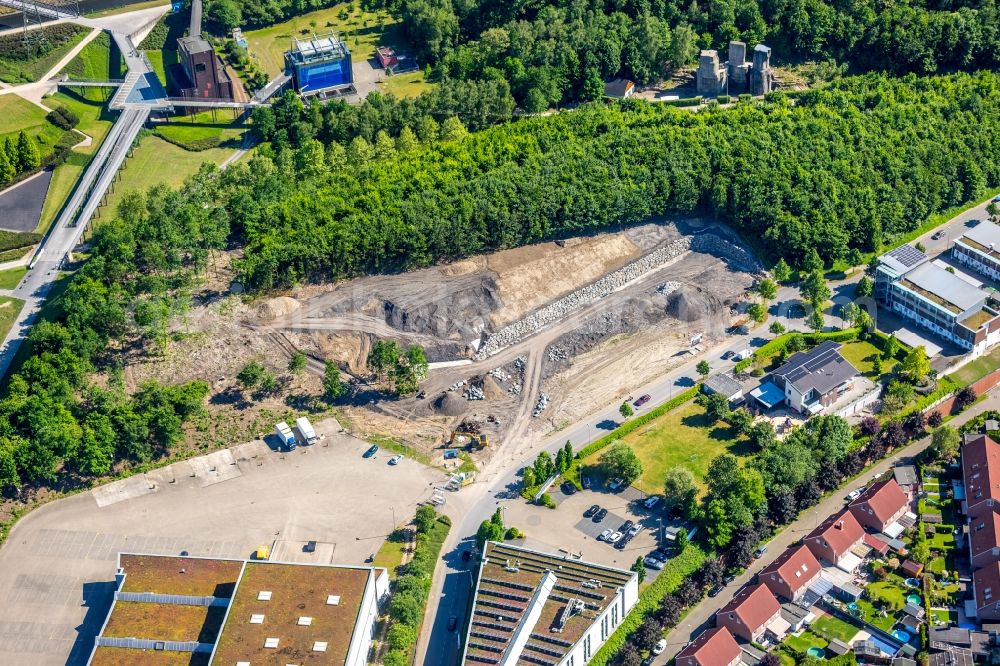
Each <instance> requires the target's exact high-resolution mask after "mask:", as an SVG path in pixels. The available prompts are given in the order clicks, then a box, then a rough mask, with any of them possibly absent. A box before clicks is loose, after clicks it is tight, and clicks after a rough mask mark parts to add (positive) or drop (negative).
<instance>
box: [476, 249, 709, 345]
mask: <svg viewBox="0 0 1000 666" xmlns="http://www.w3.org/2000/svg"><path fill="white" fill-rule="evenodd" d="M690 249H691V240H690V239H689V238H681V239H679V240H676V241H674V242H672V243H670V244H669V245H667V246H666V247H662V248H660V249H658V250H654V251H653V252H650V253H649V254H647V255H646V256H644V257H642V258H640V259H637V260H636V261H633V262H632V263H630V264H628V265H626V266H623V267H622V268H619V269H618V270H617V271H615V272H613V273H609V274H608V275H605V276H604V277H602V278H601V279H600V280H598V281H597V282H594V283H593V284H590V285H587V286H586V287H583V288H581V289H577V290H576V291H574V292H572V293H569V294H567V295H566V296H563V297H562V298H560V299H559V300H557V301H554V302H552V303H550V304H549V305H546V306H545V307H543V308H541V309H539V310H537V311H536V312H533V313H532V314H530V315H528V316H527V317H524V318H523V319H519V320H518V321H515V322H514V323H512V324H509V325H507V326H504V327H503V328H501V329H500V330H499V331H497V332H496V333H494V334H493V335H491V336H490V337H489V338H488V339H487V340H486V342H485V343H483V345H482V347H480V348H479V351H478V352H477V353H476V356H475V358H476V359H478V360H482V359H484V358H488V357H490V356H492V355H493V354H496V353H497V352H498V351H500V350H501V349H504V348H506V347H509V346H510V345H512V344H514V343H515V342H517V341H519V340H521V339H522V338H525V337H527V336H529V335H532V334H533V333H535V332H537V331H538V330H539V329H541V328H543V327H545V326H547V325H549V324H551V323H553V322H556V321H559V320H561V319H563V318H564V317H566V316H567V315H569V314H572V313H573V312H575V311H576V310H579V309H580V308H582V307H584V306H587V305H590V304H591V303H594V302H596V301H598V300H600V299H602V298H604V297H606V296H608V295H610V294H612V293H614V292H616V291H618V290H619V289H621V288H622V287H624V286H625V285H627V284H629V283H630V282H634V281H635V280H637V279H639V278H641V277H642V276H644V275H646V274H647V273H649V272H650V271H652V270H654V269H656V268H659V267H661V266H662V265H663V264H665V263H667V262H668V261H673V260H674V259H677V258H678V257H680V256H681V255H682V254H684V253H685V252H687V251H688V250H690Z"/></svg>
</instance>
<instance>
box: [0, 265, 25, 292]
mask: <svg viewBox="0 0 1000 666" xmlns="http://www.w3.org/2000/svg"><path fill="white" fill-rule="evenodd" d="M27 272H28V268H27V267H26V266H18V267H17V268H8V269H7V270H5V271H0V289H13V288H14V287H16V286H17V285H18V283H19V282H20V281H21V278H23V277H24V274H25V273H27Z"/></svg>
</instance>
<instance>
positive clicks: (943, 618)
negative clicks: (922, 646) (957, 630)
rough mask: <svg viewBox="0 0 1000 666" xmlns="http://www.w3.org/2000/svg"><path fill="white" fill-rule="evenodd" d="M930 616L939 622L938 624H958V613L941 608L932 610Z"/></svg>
mask: <svg viewBox="0 0 1000 666" xmlns="http://www.w3.org/2000/svg"><path fill="white" fill-rule="evenodd" d="M931 616H933V617H934V618H936V619H937V620H939V621H940V622H943V623H946V622H956V623H957V622H958V611H953V610H945V609H942V608H932V609H931Z"/></svg>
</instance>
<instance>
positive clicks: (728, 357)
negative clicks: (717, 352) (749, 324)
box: [722, 349, 736, 361]
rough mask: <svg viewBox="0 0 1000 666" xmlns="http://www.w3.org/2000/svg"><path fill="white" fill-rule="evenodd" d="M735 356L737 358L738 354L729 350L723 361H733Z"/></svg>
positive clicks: (723, 356)
mask: <svg viewBox="0 0 1000 666" xmlns="http://www.w3.org/2000/svg"><path fill="white" fill-rule="evenodd" d="M734 356H736V352H734V351H733V350H732V349H727V350H726V353H725V354H723V355H722V360H723V361H728V360H729V359H731V358H732V357H734Z"/></svg>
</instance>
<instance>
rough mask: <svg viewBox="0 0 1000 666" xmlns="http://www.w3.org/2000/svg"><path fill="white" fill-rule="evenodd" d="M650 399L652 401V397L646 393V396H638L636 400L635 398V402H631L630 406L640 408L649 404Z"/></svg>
mask: <svg viewBox="0 0 1000 666" xmlns="http://www.w3.org/2000/svg"><path fill="white" fill-rule="evenodd" d="M652 399H653V397H652V396H651V395H649V394H648V393H646V394H644V395H640V396H639V397H638V398H636V400H635V402H633V403H632V404H633V405H635V406H636V407H642V406H643V405H645V404H646V403H647V402H649V401H650V400H652Z"/></svg>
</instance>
